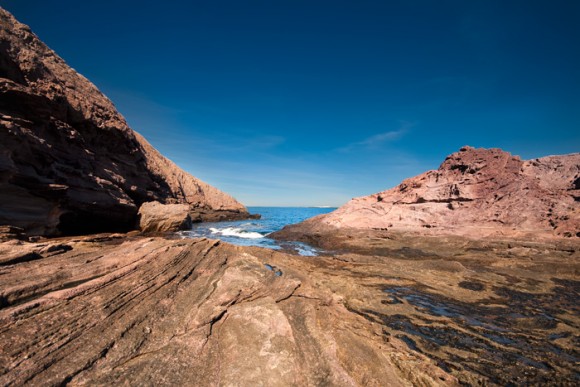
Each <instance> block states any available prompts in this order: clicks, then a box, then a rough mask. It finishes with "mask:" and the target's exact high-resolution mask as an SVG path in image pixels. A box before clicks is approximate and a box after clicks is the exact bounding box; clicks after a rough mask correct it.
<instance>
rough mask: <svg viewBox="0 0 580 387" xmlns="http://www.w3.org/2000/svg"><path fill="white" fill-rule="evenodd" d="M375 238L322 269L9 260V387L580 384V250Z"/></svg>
mask: <svg viewBox="0 0 580 387" xmlns="http://www.w3.org/2000/svg"><path fill="white" fill-rule="evenodd" d="M371 232H373V233H376V235H372V237H368V238H366V239H360V243H361V244H363V245H364V246H370V247H372V248H373V250H372V253H373V255H357V254H353V253H349V252H343V253H341V254H334V255H333V256H319V257H315V258H313V257H300V256H293V255H288V254H284V253H281V252H277V251H273V250H268V249H262V248H249V247H240V246H232V245H229V244H227V243H222V242H219V241H214V240H208V239H162V238H159V237H155V238H148V237H143V236H133V237H131V236H127V235H123V234H116V235H92V236H83V237H65V238H54V239H48V240H40V241H38V242H34V243H32V242H24V241H17V240H12V241H8V242H4V243H0V276H1V278H2V280H1V281H0V348H1V349H2V350H0V385H6V386H12V385H65V384H69V383H70V384H71V385H143V384H145V385H159V384H162V385H196V386H217V385H224V386H229V385H240V386H250V385H251V386H254V385H264V386H320V385H323V386H409V385H418V386H437V385H455V386H457V385H501V386H505V385H554V384H556V385H575V384H577V383H576V381H577V377H578V376H577V370H578V367H577V364H578V351H577V347H578V345H577V344H578V343H577V338H578V335H579V328H578V327H579V326H580V325H579V319H580V317H579V314H578V297H579V296H580V295H579V294H578V281H577V279H578V270H580V265H579V262H580V261H579V259H578V258H579V251H580V249H578V243H576V245H574V243H573V242H576V240H575V239H570V238H560V239H558V240H557V243H554V242H553V241H551V242H550V243H548V244H540V243H535V242H534V243H532V242H525V243H517V242H511V241H510V242H509V245H508V244H507V243H505V242H500V243H490V242H488V241H483V242H482V241H467V242H466V241H465V240H462V239H460V238H458V239H457V240H448V239H445V240H444V238H440V237H438V238H432V239H433V240H431V239H429V238H425V237H409V238H407V239H397V238H393V236H392V235H390V233H389V232H385V231H375V230H371ZM381 233H382V234H384V235H382V237H381V235H379V234H381Z"/></svg>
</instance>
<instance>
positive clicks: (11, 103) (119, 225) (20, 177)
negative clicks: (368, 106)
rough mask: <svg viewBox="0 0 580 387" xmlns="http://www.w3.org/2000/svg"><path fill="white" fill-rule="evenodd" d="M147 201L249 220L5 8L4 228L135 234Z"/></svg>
mask: <svg viewBox="0 0 580 387" xmlns="http://www.w3.org/2000/svg"><path fill="white" fill-rule="evenodd" d="M149 201H159V202H162V203H169V204H174V203H184V204H187V205H189V207H190V209H191V213H192V217H193V219H194V220H196V221H200V220H206V219H207V220H217V219H228V218H229V219H231V218H243V217H246V216H247V215H248V213H247V210H246V209H245V207H244V206H243V205H242V204H240V203H238V202H237V201H236V200H235V199H234V198H232V197H231V196H229V195H227V194H225V193H223V192H221V191H219V190H218V189H216V188H214V187H212V186H210V185H208V184H206V183H204V182H202V181H200V180H198V179H196V178H195V177H193V176H191V175H189V174H188V173H186V172H184V171H183V170H181V169H180V168H179V167H177V166H176V165H175V164H174V163H173V162H171V161H170V160H168V159H166V158H165V157H163V156H162V155H161V154H159V152H158V151H157V150H155V149H154V148H153V147H152V146H151V145H150V144H149V143H148V142H147V141H146V140H145V139H144V138H143V137H142V136H141V135H139V134H138V133H136V132H134V131H133V130H131V129H130V128H129V127H128V125H127V123H126V122H125V119H124V118H123V117H122V116H121V115H120V114H119V113H118V112H117V111H116V109H115V107H114V106H113V104H112V103H111V101H110V100H109V99H108V98H107V97H105V96H104V95H103V94H102V93H101V92H100V91H99V90H98V89H97V88H96V87H95V86H94V85H93V84H92V83H91V82H89V81H88V80H87V79H86V78H84V77H83V76H82V75H80V74H78V73H77V72H75V71H74V70H73V69H71V68H70V67H69V66H68V65H67V64H66V63H65V62H64V60H62V59H61V58H60V57H58V56H57V55H56V54H55V53H54V52H53V51H52V50H50V49H49V48H48V47H47V46H46V45H44V44H43V43H42V42H41V41H40V40H39V39H38V38H37V37H36V36H35V35H34V34H33V33H32V32H31V31H30V29H29V28H28V27H27V26H25V25H23V24H21V23H19V22H18V21H16V20H15V19H14V18H13V17H12V15H10V14H9V13H8V12H7V11H5V10H4V9H2V8H0V225H3V224H5V225H10V226H16V227H21V228H24V229H25V230H26V232H27V233H28V234H29V235H31V234H32V235H33V234H37V235H55V234H62V233H64V234H71V233H74V234H79V233H88V232H95V231H100V230H109V231H112V230H115V229H118V230H128V229H131V228H132V227H134V225H135V221H136V216H137V211H138V209H139V206H140V205H141V204H142V203H144V202H149Z"/></svg>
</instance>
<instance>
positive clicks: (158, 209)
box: [138, 202, 192, 232]
mask: <svg viewBox="0 0 580 387" xmlns="http://www.w3.org/2000/svg"><path fill="white" fill-rule="evenodd" d="M138 216H139V228H140V229H141V231H143V232H167V231H179V230H187V229H189V228H191V224H192V222H191V216H190V215H189V206H188V205H187V204H161V203H159V202H147V203H143V204H142V205H141V207H140V208H139V214H138Z"/></svg>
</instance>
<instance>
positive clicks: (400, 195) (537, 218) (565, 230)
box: [312, 147, 580, 237]
mask: <svg viewBox="0 0 580 387" xmlns="http://www.w3.org/2000/svg"><path fill="white" fill-rule="evenodd" d="M579 200H580V153H574V154H570V155H563V156H549V157H543V158H539V159H534V160H528V161H522V160H521V159H520V158H519V157H517V156H512V155H511V154H509V153H507V152H504V151H502V150H500V149H475V148H471V147H463V148H461V150H460V151H459V152H456V153H453V154H452V155H450V156H448V157H447V158H446V159H445V161H444V162H443V163H442V164H441V166H440V167H439V169H437V170H434V171H428V172H425V173H423V174H421V175H418V176H415V177H412V178H410V179H407V180H404V181H403V182H402V183H401V184H399V185H398V186H396V187H394V188H392V189H389V190H386V191H383V192H379V193H377V194H374V195H370V196H365V197H360V198H355V199H352V200H351V201H350V202H348V203H347V204H345V205H344V206H342V207H340V208H339V209H337V210H336V211H334V212H332V213H330V214H327V215H322V216H319V217H317V218H315V219H314V220H312V223H314V224H316V223H319V224H325V225H330V226H336V227H351V228H358V229H387V230H399V231H414V232H419V233H423V234H455V235H464V236H470V237H481V236H492V235H495V236H500V235H504V236H523V235H524V234H526V233H534V234H543V235H556V236H565V237H578V236H580V202H579Z"/></svg>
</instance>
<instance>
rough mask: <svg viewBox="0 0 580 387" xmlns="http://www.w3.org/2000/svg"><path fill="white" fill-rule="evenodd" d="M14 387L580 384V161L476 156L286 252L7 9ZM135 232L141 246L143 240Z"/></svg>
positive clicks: (353, 209) (284, 234)
mask: <svg viewBox="0 0 580 387" xmlns="http://www.w3.org/2000/svg"><path fill="white" fill-rule="evenodd" d="M0 27H1V29H0V40H1V42H2V44H1V45H0V59H1V60H0V348H1V351H0V385H5V386H14V385H68V384H73V385H86V384H89V385H111V384H113V385H117V384H128V385H142V384H144V385H191V384H195V385H199V386H214V385H268V386H289V385H291V386H310V385H317V386H318V385H325V386H326V385H332V386H357V385H358V386H385V385H389V386H399V385H400V386H408V385H420V386H436V385H451V386H459V385H502V386H503V385H578V384H579V374H578V366H577V365H578V362H579V361H580V354H579V352H578V348H579V344H580V341H579V340H580V339H579V338H580V309H579V306H578V299H580V281H579V269H580V260H579V258H580V253H579V251H580V239H579V237H580V208H579V205H578V203H579V198H580V154H573V155H565V156H550V157H545V158H541V159H534V160H529V161H522V160H521V159H519V158H518V157H516V156H512V155H510V154H509V153H507V152H503V151H501V150H499V149H474V148H471V147H464V148H462V149H461V150H460V151H459V152H457V153H455V154H453V155H450V156H449V157H448V158H447V159H446V160H445V161H444V162H443V163H442V164H441V166H440V168H439V169H438V170H436V171H428V172H426V173H424V174H422V175H419V176H417V177H414V178H411V179H407V180H405V181H404V182H402V183H401V184H400V185H399V186H397V187H395V188H392V189H390V190H386V191H383V192H380V193H377V194H374V195H370V196H366V197H362V198H356V199H353V200H352V201H351V202H349V203H348V204H346V205H345V206H343V207H341V208H339V209H338V210H336V211H334V212H332V213H329V214H326V215H321V216H317V217H314V218H311V219H309V220H307V221H305V222H303V223H300V224H297V225H292V226H288V227H285V228H284V229H283V230H281V231H279V232H276V233H274V234H271V235H269V236H270V237H273V238H278V239H282V240H289V241H302V242H306V243H308V244H310V245H313V246H316V247H320V248H322V249H323V250H324V251H325V252H324V253H323V254H322V255H320V256H317V257H304V256H297V255H292V254H289V253H286V252H282V251H276V250H271V249H265V248H258V247H241V246H234V245H231V244H228V243H224V242H220V241H217V240H211V239H206V238H196V239H193V238H191V239H184V238H181V237H179V236H178V234H176V233H173V231H176V230H179V229H183V228H188V227H191V224H192V222H200V221H220V220H231V219H245V218H252V217H256V216H257V215H250V214H249V213H248V211H247V209H246V208H245V207H244V206H243V205H242V204H241V203H239V202H238V201H236V200H235V199H234V198H233V197H231V196H230V195H228V194H226V193H224V192H221V191H219V190H218V189H217V188H214V187H212V186H210V185H208V184H206V183H204V182H202V181H200V180H198V179H196V178H195V177H193V176H191V175H189V174H188V173H186V172H184V171H183V170H181V169H180V168H179V167H177V166H176V165H175V164H174V163H172V162H171V161H170V160H168V159H166V158H165V157H163V156H162V155H161V154H159V152H157V150H155V149H154V148H153V147H152V146H151V145H150V144H149V143H148V142H147V141H146V140H145V139H144V138H143V137H142V136H141V135H139V134H138V133H137V132H134V131H133V130H132V129H131V128H129V127H128V126H127V123H126V122H125V120H124V118H123V117H122V116H121V115H120V114H119V113H118V112H117V111H116V109H115V108H114V106H113V104H112V102H111V101H110V100H108V99H107V98H106V97H105V96H104V95H103V94H102V93H101V92H100V91H99V90H97V88H96V87H95V86H94V85H93V84H91V83H90V82H89V81H88V80H86V79H85V78H84V77H82V76H81V75H79V74H77V73H76V72H75V71H74V70H73V69H71V68H70V67H68V66H67V65H66V63H65V62H64V60H62V59H61V58H60V57H58V56H57V55H56V54H55V53H54V52H53V51H52V50H50V49H49V48H48V47H46V45H44V43H42V42H41V41H40V40H39V39H38V38H37V37H36V36H35V35H34V34H33V33H32V32H31V30H30V29H29V28H28V27H27V26H25V25H23V24H21V23H19V22H18V21H16V20H15V19H14V18H13V17H12V15H10V14H9V13H8V12H6V11H5V10H3V9H1V8H0ZM131 230H133V231H131Z"/></svg>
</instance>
